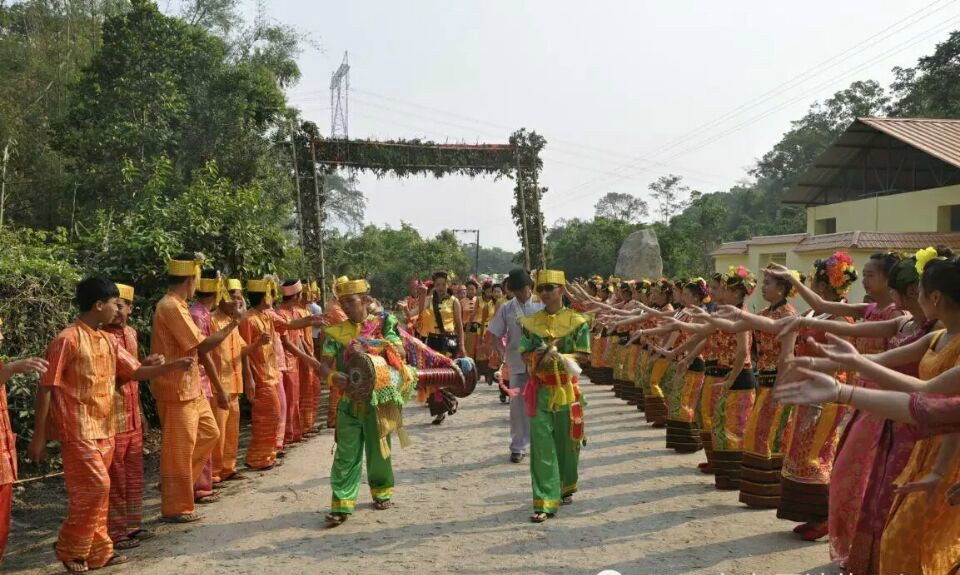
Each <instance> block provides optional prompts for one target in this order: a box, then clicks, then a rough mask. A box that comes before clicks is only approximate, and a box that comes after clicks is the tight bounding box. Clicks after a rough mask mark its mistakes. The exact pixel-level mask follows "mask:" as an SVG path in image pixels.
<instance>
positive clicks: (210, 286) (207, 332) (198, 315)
mask: <svg viewBox="0 0 960 575" xmlns="http://www.w3.org/2000/svg"><path fill="white" fill-rule="evenodd" d="M208 290H209V291H208ZM197 291H198V292H203V293H217V294H219V293H220V280H217V279H211V278H201V279H200V282H199V283H198V284H197ZM211 315H212V314H211V313H210V308H209V307H207V305H206V304H204V303H201V302H199V301H194V302H193V303H191V304H190V317H192V318H193V323H195V324H197V327H198V328H200V333H201V334H202V335H203V337H205V338H207V337H210V336H211V335H212V334H213V332H214V329H213V322H212V321H211ZM212 356H213V354H211V358H212ZM213 363H214V367H216V360H214V361H213ZM217 376H218V374H214V377H217ZM200 387H201V388H202V389H203V396H204V397H205V398H207V403H209V404H210V413H212V414H214V416H213V419H214V421H216V420H217V416H216V412H217V411H218V407H217V401H216V400H215V399H214V397H213V385H212V384H211V383H210V374H209V373H207V368H206V367H205V366H204V365H203V364H201V365H200ZM217 429H218V430H219V429H220V425H219V422H218V424H217ZM219 442H220V439H219V438H218V439H217V443H219ZM219 481H220V478H219V477H218V476H216V475H215V474H214V472H213V451H211V452H210V457H208V458H207V461H206V463H204V464H203V470H202V471H201V472H200V477H199V478H197V482H196V484H195V485H194V486H193V498H194V499H195V500H197V501H202V500H203V499H205V498H207V497H212V496H213V484H214V483H218V482H219Z"/></svg>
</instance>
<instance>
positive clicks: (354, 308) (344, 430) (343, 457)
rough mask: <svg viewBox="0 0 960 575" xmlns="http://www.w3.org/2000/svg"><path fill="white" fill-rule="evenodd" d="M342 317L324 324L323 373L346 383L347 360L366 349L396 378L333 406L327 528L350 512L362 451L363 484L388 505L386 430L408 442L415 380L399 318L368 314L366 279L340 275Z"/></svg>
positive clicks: (377, 506)
mask: <svg viewBox="0 0 960 575" xmlns="http://www.w3.org/2000/svg"><path fill="white" fill-rule="evenodd" d="M335 291H336V295H337V299H338V300H339V303H340V307H342V308H343V311H344V313H345V314H346V316H347V319H346V321H343V322H340V323H338V324H335V325H332V326H329V327H326V328H324V343H323V358H324V366H325V367H324V370H322V372H321V376H323V377H325V378H326V379H327V382H328V383H332V384H333V385H336V386H338V387H341V388H342V387H343V386H344V384H345V383H346V381H347V380H346V378H347V376H346V374H345V373H343V371H344V369H345V368H346V363H347V360H348V359H349V358H350V357H351V355H352V354H356V353H368V354H371V355H376V356H380V357H381V358H383V359H384V360H385V363H386V365H387V366H389V369H392V370H394V371H393V372H391V373H392V374H393V375H394V377H391V381H390V382H389V383H388V384H387V385H382V384H383V383H385V382H378V383H377V385H376V387H375V389H374V390H373V392H372V395H371V397H370V398H369V399H366V400H364V401H357V400H355V399H352V398H350V397H349V396H348V395H347V394H344V395H343V396H342V397H341V398H340V403H339V404H338V406H337V428H336V441H337V451H336V453H335V455H334V457H333V468H332V469H331V471H330V484H331V488H332V491H333V496H332V500H331V504H330V513H328V514H327V516H326V520H327V523H328V524H329V525H330V526H331V527H335V526H337V525H340V524H341V523H343V522H344V521H346V520H347V517H348V516H349V515H350V514H351V513H353V509H354V507H355V506H356V500H357V494H358V492H359V491H360V475H361V467H362V463H363V458H364V453H366V458H367V482H368V483H369V484H370V494H371V496H372V497H373V505H374V508H375V509H378V510H383V509H387V508H388V507H390V499H391V497H392V496H393V485H394V479H393V466H392V464H391V462H390V431H394V430H395V431H397V432H398V435H399V437H400V442H401V444H404V443H406V435H405V434H404V432H403V427H402V425H403V424H402V419H401V415H400V413H401V407H402V405H403V402H404V400H405V398H406V395H408V394H409V391H410V389H412V387H413V385H414V384H415V382H416V377H415V374H414V372H413V370H412V369H411V368H410V367H409V366H407V365H406V364H405V363H404V362H403V359H402V358H403V343H402V340H401V339H400V334H399V332H398V331H397V318H396V317H394V316H393V315H391V314H389V313H386V312H383V313H379V314H369V313H368V312H367V303H368V302H367V300H368V296H367V292H368V291H369V286H368V285H367V282H366V280H362V279H359V280H347V279H345V278H343V279H341V281H339V282H338V283H337V284H336V287H335Z"/></svg>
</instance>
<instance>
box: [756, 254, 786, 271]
mask: <svg viewBox="0 0 960 575" xmlns="http://www.w3.org/2000/svg"><path fill="white" fill-rule="evenodd" d="M767 264H780V265H782V266H785V265H787V252H770V253H766V254H760V267H762V268H765V267H767Z"/></svg>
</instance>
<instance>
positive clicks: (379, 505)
mask: <svg viewBox="0 0 960 575" xmlns="http://www.w3.org/2000/svg"><path fill="white" fill-rule="evenodd" d="M391 507H393V502H391V501H390V500H389V499H381V500H379V501H374V502H373V508H374V509H376V510H377V511H383V510H385V509H390V508H391Z"/></svg>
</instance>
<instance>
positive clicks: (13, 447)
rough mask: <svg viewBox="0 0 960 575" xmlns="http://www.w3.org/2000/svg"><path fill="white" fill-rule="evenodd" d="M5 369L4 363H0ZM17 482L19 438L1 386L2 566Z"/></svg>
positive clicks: (0, 503) (0, 529)
mask: <svg viewBox="0 0 960 575" xmlns="http://www.w3.org/2000/svg"><path fill="white" fill-rule="evenodd" d="M0 367H3V362H0ZM16 480H17V436H16V435H14V434H13V427H12V426H11V425H10V411H9V408H8V407H7V386H6V385H0V565H2V564H3V552H4V550H6V548H7V539H8V538H9V536H10V510H11V506H12V503H13V482H14V481H16Z"/></svg>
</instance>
